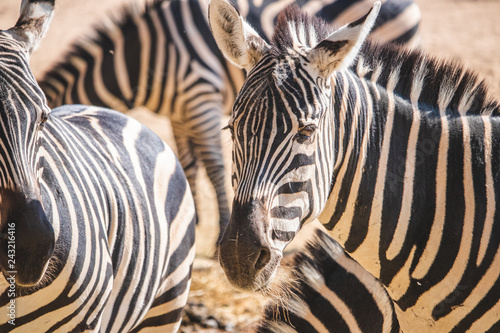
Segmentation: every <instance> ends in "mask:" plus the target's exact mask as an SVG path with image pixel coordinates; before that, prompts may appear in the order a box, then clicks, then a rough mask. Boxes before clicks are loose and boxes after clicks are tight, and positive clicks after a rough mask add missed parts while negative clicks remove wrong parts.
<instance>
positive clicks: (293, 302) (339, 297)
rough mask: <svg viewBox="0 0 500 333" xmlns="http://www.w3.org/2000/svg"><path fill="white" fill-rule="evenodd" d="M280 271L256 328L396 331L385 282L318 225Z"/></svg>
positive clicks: (259, 330)
mask: <svg viewBox="0 0 500 333" xmlns="http://www.w3.org/2000/svg"><path fill="white" fill-rule="evenodd" d="M284 270H285V271H289V273H288V275H285V276H286V278H284V280H281V281H279V282H278V285H277V286H274V288H276V289H278V290H282V291H281V292H280V297H278V298H277V299H276V300H272V301H271V302H270V303H269V304H268V305H267V306H266V309H265V314H264V318H263V319H262V320H261V322H260V323H259V326H258V328H257V330H256V332H261V333H264V332H276V333H281V332H290V333H292V332H339V333H340V332H373V333H375V332H391V333H397V332H399V331H400V330H399V323H398V320H397V317H396V312H395V310H394V304H393V303H392V300H391V298H390V297H389V295H388V294H387V291H386V290H385V289H384V287H383V286H382V285H381V284H380V282H379V281H378V280H377V279H375V278H374V277H373V276H372V275H371V274H370V273H368V272H367V271H366V270H365V269H363V267H361V266H360V265H359V264H358V263H357V262H356V261H354V260H353V259H352V258H350V257H349V255H347V254H346V253H345V252H344V250H343V249H342V247H341V246H340V245H339V244H338V243H337V242H336V241H335V240H333V239H332V238H331V237H329V236H328V235H326V234H325V233H324V232H323V231H321V230H320V229H316V231H315V232H314V236H313V238H312V239H311V240H310V241H309V243H307V245H306V246H304V247H301V248H299V249H298V253H297V254H295V255H294V256H293V258H291V259H289V261H287V262H286V265H284Z"/></svg>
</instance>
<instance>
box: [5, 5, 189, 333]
mask: <svg viewBox="0 0 500 333" xmlns="http://www.w3.org/2000/svg"><path fill="white" fill-rule="evenodd" d="M53 8H54V0H30V1H23V3H22V6H21V14H20V18H19V20H18V21H17V23H16V25H15V26H14V27H13V28H11V29H9V30H5V31H0V128H1V129H0V202H1V206H0V212H1V213H0V214H1V224H0V268H1V271H2V274H0V314H1V315H0V331H1V332H9V331H13V332H55V331H58V332H90V331H96V332H97V331H99V332H125V331H127V332H139V331H146V330H147V331H153V330H155V331H156V330H161V331H162V332H163V331H168V332H176V331H177V329H178V328H179V326H180V320H181V312H182V309H183V307H184V305H185V303H186V301H187V296H188V290H189V286H190V283H191V267H192V262H193V259H194V228H195V223H196V221H195V218H196V215H195V208H194V201H193V198H192V196H191V192H190V190H189V187H188V186H189V185H188V182H187V179H186V177H185V175H184V172H183V170H182V166H181V165H180V163H179V162H178V160H177V159H176V157H175V155H174V153H173V151H172V150H171V149H170V148H169V147H168V146H167V145H166V144H165V143H164V142H163V141H161V140H160V138H159V137H157V136H156V135H155V134H153V133H152V132H151V131H150V130H149V129H146V128H145V127H144V126H142V125H140V124H139V123H138V122H137V121H135V120H133V119H130V118H128V117H126V116H125V115H123V114H122V113H120V112H117V111H112V110H108V109H104V108H97V107H88V106H82V105H74V106H62V107H59V108H56V109H53V110H51V109H49V107H48V106H47V103H46V100H45V96H44V94H43V92H42V90H41V89H40V87H39V86H38V84H37V82H36V80H35V77H34V76H33V74H32V72H31V70H30V68H29V65H28V61H29V56H30V54H31V53H32V52H33V50H34V49H35V48H36V46H37V44H38V43H39V41H40V40H41V38H42V36H43V35H44V33H45V31H46V30H47V27H48V25H49V21H50V19H51V17H52V12H53Z"/></svg>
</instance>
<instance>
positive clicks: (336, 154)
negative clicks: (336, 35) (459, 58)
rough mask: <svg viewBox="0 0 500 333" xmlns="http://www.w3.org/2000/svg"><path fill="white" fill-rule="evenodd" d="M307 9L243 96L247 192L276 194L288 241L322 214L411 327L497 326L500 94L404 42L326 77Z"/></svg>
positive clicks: (365, 54)
mask: <svg viewBox="0 0 500 333" xmlns="http://www.w3.org/2000/svg"><path fill="white" fill-rule="evenodd" d="M304 15H305V14H303V13H301V12H299V11H298V10H297V9H293V8H291V9H288V10H286V11H285V12H284V13H282V14H281V15H280V17H279V18H278V24H277V27H276V32H275V34H276V35H275V37H274V38H273V40H274V41H275V42H274V43H273V45H272V50H271V51H270V52H269V53H266V54H264V55H263V57H262V60H261V61H260V62H259V63H258V64H257V66H256V67H255V68H254V69H253V70H252V71H251V72H250V73H249V76H248V78H247V81H246V82H245V84H244V86H243V88H242V89H241V91H240V93H239V96H238V98H237V101H236V103H235V107H234V113H233V116H232V118H231V120H230V126H232V127H233V128H234V153H233V185H234V187H235V203H236V202H237V203H238V204H239V205H244V202H245V201H249V200H263V202H265V203H266V205H267V206H266V208H267V210H266V212H261V215H263V216H266V214H267V216H268V218H266V219H263V220H262V222H261V223H262V224H264V226H261V227H259V228H258V230H265V232H266V234H265V236H266V237H268V238H272V239H273V241H274V242H275V243H274V244H275V246H276V247H277V248H278V249H279V248H282V247H283V246H284V243H283V242H282V241H281V240H283V239H285V240H286V241H288V240H289V239H290V238H291V237H292V236H293V234H294V233H295V231H296V230H297V228H298V227H299V226H300V223H301V222H307V221H308V220H310V219H314V218H316V217H318V218H319V219H320V221H321V222H322V223H323V224H325V226H326V227H327V228H328V229H330V230H331V234H332V235H333V236H334V237H335V239H336V240H337V241H339V243H340V244H341V245H342V246H343V247H344V248H345V249H346V251H347V252H349V253H350V254H351V255H352V256H353V258H354V259H356V260H357V261H358V262H359V263H360V264H361V265H362V266H363V267H365V268H366V269H367V270H368V271H369V272H371V273H372V274H373V275H374V276H375V277H377V278H380V279H381V281H382V283H383V284H384V285H385V286H386V287H387V289H388V292H389V294H390V296H391V298H393V299H394V301H395V303H396V304H397V305H398V307H397V311H399V313H398V314H399V318H400V323H401V327H402V329H403V331H412V330H414V331H424V330H429V331H435V332H445V331H451V330H453V329H455V330H458V331H464V330H467V329H469V330H471V331H485V330H488V329H491V330H492V331H496V330H498V329H499V327H500V322H499V319H498V316H497V315H496V313H497V312H498V308H499V307H500V301H499V300H498V293H497V289H498V288H500V279H499V276H500V266H499V261H500V250H499V244H500V237H499V236H498V235H499V233H498V228H499V227H500V221H499V217H500V215H499V214H498V212H497V208H496V205H497V202H499V199H497V197H498V196H499V195H500V194H499V193H498V189H500V176H499V175H500V160H499V158H498V154H495V152H496V151H499V150H500V146H499V145H500V118H498V117H497V115H498V114H499V113H500V107H499V103H498V102H497V101H495V100H494V99H492V98H491V97H490V96H489V94H488V91H487V89H486V86H485V84H484V83H483V82H482V81H481V80H479V79H478V78H477V76H476V75H475V74H474V73H471V72H470V71H468V70H465V69H464V68H463V67H462V66H461V65H459V64H456V63H450V62H446V61H442V60H437V59H434V58H432V57H429V56H426V55H425V54H422V53H420V52H416V51H407V50H404V49H400V48H398V47H395V46H374V45H371V44H370V43H365V45H364V46H363V47H362V49H361V50H360V53H359V55H358V57H357V60H356V61H355V62H354V63H353V64H352V65H351V67H350V68H349V69H348V70H345V71H337V72H335V73H334V74H333V76H332V77H321V75H317V76H315V75H314V71H308V68H310V66H313V65H314V64H311V63H308V61H307V54H308V49H309V45H308V44H307V43H308V41H307V39H305V40H301V38H299V37H298V36H299V35H305V36H314V35H315V34H317V38H318V40H322V39H325V38H326V37H327V34H326V33H323V31H324V29H323V27H322V26H323V24H322V23H320V22H318V21H317V20H316V19H305V18H304ZM300 22H306V24H307V25H306V26H304V25H302V26H301V23H300ZM290 27H294V28H293V29H290ZM311 30H312V31H311ZM302 31H306V33H302ZM326 32H327V33H328V32H329V31H328V30H327V31H326ZM276 41H277V42H276ZM297 41H299V42H297ZM332 52H335V50H332ZM333 65H337V64H333ZM311 73H312V74H311ZM329 87H331V89H330V88H329ZM308 123H315V124H317V126H318V130H316V133H315V134H314V137H313V138H312V139H311V141H310V144H299V143H298V142H297V141H294V140H293V139H292V138H293V137H294V136H295V135H296V134H297V133H299V129H300V127H301V126H303V125H305V124H308ZM307 182H310V184H311V185H312V186H311V187H307V186H306V187H297V186H296V184H297V183H300V184H304V183H307ZM280 190H281V191H283V192H285V191H287V192H289V193H290V194H287V195H286V196H279V195H278V193H279V192H280ZM276 198H279V199H276ZM326 198H328V200H326ZM297 208H298V209H297ZM297 212H298V213H297ZM318 213H321V214H318ZM277 217H285V218H286V220H287V221H286V223H282V222H281V221H279V220H278V219H277ZM283 231H285V233H283ZM284 234H286V236H287V237H286V238H285V237H279V236H278V237H276V236H275V237H273V235H280V236H281V235H284ZM240 237H241V238H243V237H253V236H250V235H245V234H244V233H241V235H240ZM280 238H281V239H280ZM277 240H278V241H277ZM264 269H265V268H264ZM267 275H268V276H272V274H270V273H268V274H267Z"/></svg>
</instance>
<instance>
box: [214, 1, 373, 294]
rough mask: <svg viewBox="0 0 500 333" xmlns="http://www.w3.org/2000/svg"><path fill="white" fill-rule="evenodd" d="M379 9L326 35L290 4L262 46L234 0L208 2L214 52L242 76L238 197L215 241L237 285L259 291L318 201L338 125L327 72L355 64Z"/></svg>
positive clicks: (327, 181) (327, 180) (237, 117)
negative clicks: (242, 71)
mask: <svg viewBox="0 0 500 333" xmlns="http://www.w3.org/2000/svg"><path fill="white" fill-rule="evenodd" d="M379 8H380V3H376V4H375V5H374V7H373V8H372V10H371V11H370V12H369V13H368V14H367V15H366V16H365V17H363V18H361V19H359V20H357V21H356V22H353V23H351V24H349V25H346V26H343V27H341V28H340V29H338V30H336V31H334V32H331V28H330V27H329V26H327V25H326V24H325V23H324V22H322V21H321V20H319V19H317V18H312V17H309V16H307V15H305V14H304V13H302V12H301V11H300V10H299V9H298V7H295V6H292V7H288V8H287V9H285V11H284V12H282V13H281V14H280V15H279V16H278V21H277V26H276V29H275V33H274V36H273V40H272V42H271V45H269V44H267V43H266V42H265V41H264V40H263V39H262V38H261V37H260V36H259V35H258V34H257V33H256V32H255V31H254V30H253V29H252V28H251V27H250V26H249V25H248V24H247V23H246V22H245V21H244V20H243V19H242V17H241V16H240V15H239V13H238V11H237V10H236V8H235V7H234V6H233V5H231V3H229V2H228V1H226V0H212V1H211V3H210V8H209V21H210V25H211V28H212V32H213V34H214V37H215V40H216V42H217V44H218V46H219V48H220V49H221V51H222V52H223V53H224V55H225V56H226V57H227V58H228V59H229V60H230V61H232V62H233V63H234V64H236V65H237V66H240V67H243V68H245V69H246V71H247V74H248V76H247V79H246V81H245V84H244V85H243V87H242V89H241V90H240V92H239V95H238V97H237V99H236V101H235V104H234V107H233V113H232V116H231V119H230V121H229V125H228V128H229V129H230V130H231V132H232V136H233V171H232V172H233V173H232V183H233V187H234V192H235V197H234V202H233V211H232V216H231V219H230V222H229V225H228V227H227V229H226V231H225V234H224V236H223V238H222V240H221V242H220V244H219V254H220V261H221V265H222V267H223V268H224V270H225V272H226V275H227V277H228V279H229V281H230V282H231V283H232V284H233V285H234V286H236V287H238V288H241V289H245V290H258V289H261V288H263V287H264V286H265V285H266V284H267V283H268V282H269V281H270V280H271V279H272V278H273V276H274V274H275V272H276V268H277V267H278V265H279V262H280V259H281V257H282V251H283V249H284V248H285V246H286V245H287V244H288V243H289V242H290V241H291V240H292V239H293V237H294V236H295V234H296V232H297V231H298V230H299V229H300V228H301V226H302V225H303V224H304V223H307V222H309V221H312V220H314V219H315V218H316V217H317V216H318V215H319V214H320V213H321V211H322V210H323V208H324V207H325V204H326V201H327V199H328V195H329V192H330V186H331V182H332V174H333V168H334V164H335V151H334V146H335V145H334V140H335V138H336V136H335V126H334V124H335V122H337V121H339V120H336V119H333V118H334V117H333V112H331V110H332V108H333V102H334V99H335V96H333V89H332V88H333V86H334V84H335V82H334V79H333V78H332V74H333V72H335V71H340V70H344V69H346V68H347V67H348V66H349V65H350V64H351V63H352V62H353V60H354V58H355V57H356V55H357V53H358V52H359V49H360V47H361V45H362V43H363V41H364V40H365V38H366V36H367V35H368V33H369V31H370V29H371V27H372V26H373V23H374V21H375V18H376V17H377V14H378V11H379ZM346 102H347V101H346Z"/></svg>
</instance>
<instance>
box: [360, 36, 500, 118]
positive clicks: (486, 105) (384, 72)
mask: <svg viewBox="0 0 500 333" xmlns="http://www.w3.org/2000/svg"><path fill="white" fill-rule="evenodd" d="M351 69H352V70H353V71H354V72H355V73H356V74H357V75H358V76H359V77H365V78H366V79H373V78H374V76H377V78H376V82H377V83H378V84H379V85H381V86H384V87H385V86H386V85H387V82H388V79H389V77H391V75H393V74H397V77H398V83H397V85H396V87H395V91H394V92H395V93H396V94H397V95H398V96H400V97H403V98H405V99H407V100H410V99H411V93H412V89H415V87H416V86H418V87H419V89H421V91H420V94H419V97H418V104H419V106H421V107H422V109H423V110H424V111H439V110H440V109H443V110H444V111H445V113H446V114H448V115H466V114H471V115H473V114H476V115H487V116H488V115H500V103H499V102H498V101H497V100H495V99H494V98H492V97H491V96H490V93H489V92H488V87H487V85H486V82H485V80H484V79H481V78H480V77H479V76H478V74H477V73H475V72H474V71H472V70H469V69H467V68H466V67H465V66H464V65H463V64H462V63H461V62H459V61H457V60H452V61H450V60H446V59H441V58H438V57H436V56H429V55H426V54H425V53H423V52H422V51H417V50H410V49H406V48H404V47H400V46H397V45H393V44H385V45H378V44H372V43H370V42H365V44H364V45H363V47H362V49H361V52H360V54H359V56H358V58H357V60H356V61H355V63H354V64H353V65H352V66H351ZM426 109H427V110H426Z"/></svg>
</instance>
